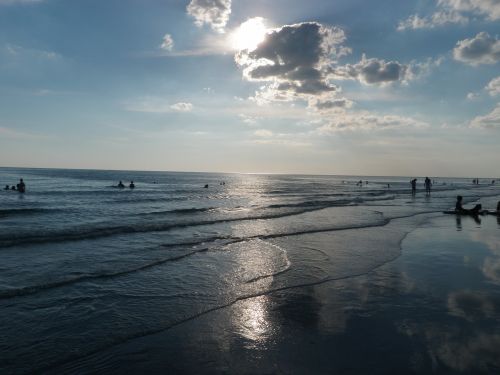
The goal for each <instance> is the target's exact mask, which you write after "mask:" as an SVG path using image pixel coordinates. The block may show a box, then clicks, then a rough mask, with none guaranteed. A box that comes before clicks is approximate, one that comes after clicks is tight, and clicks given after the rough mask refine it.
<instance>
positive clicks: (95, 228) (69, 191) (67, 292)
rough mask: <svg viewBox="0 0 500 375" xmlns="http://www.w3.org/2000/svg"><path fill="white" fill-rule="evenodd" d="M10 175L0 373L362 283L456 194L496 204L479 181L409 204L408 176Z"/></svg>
mask: <svg viewBox="0 0 500 375" xmlns="http://www.w3.org/2000/svg"><path fill="white" fill-rule="evenodd" d="M19 178H23V179H24V181H25V183H26V186H27V189H26V190H27V192H26V193H25V194H19V193H17V192H15V191H4V190H2V191H0V307H1V308H0V321H1V322H2V325H1V327H0V352H1V356H2V361H1V363H0V371H1V372H2V373H27V372H32V371H37V370H50V369H54V368H56V367H57V366H61V365H67V364H68V363H71V362H73V361H81V360H82V358H85V357H87V356H90V355H94V354H95V353H99V352H102V351H106V350H109V349H110V348H113V347H115V346H118V345H122V344H124V343H130V342H131V341H133V340H137V339H140V338H142V337H145V336H147V335H151V334H154V333H158V332H163V331H166V330H168V329H170V328H172V327H175V326H178V325H179V324H180V323H183V322H187V321H191V320H193V319H196V318H198V317H201V316H203V315H204V314H206V313H207V312H211V311H215V310H217V309H221V308H224V307H229V306H231V305H233V304H234V303H235V302H238V301H242V300H245V299H246V298H248V297H251V296H264V295H267V294H269V293H271V292H275V291H280V290H287V289H291V288H294V287H299V286H308V285H316V284H320V283H324V282H325V281H329V280H340V279H348V278H350V277H353V276H359V275H363V274H366V273H367V272H369V271H371V270H373V269H375V268H377V267H379V266H381V265H383V264H385V263H387V262H389V261H391V260H394V259H395V258H397V257H398V256H399V255H400V244H401V241H402V240H403V239H404V238H405V236H406V235H407V234H408V233H409V232H411V231H412V230H414V229H415V228H417V227H418V226H419V225H421V224H422V223H423V222H425V221H426V220H428V219H429V218H430V217H433V216H436V215H441V211H443V210H446V209H449V208H451V207H453V206H454V202H455V197H456V195H457V194H460V195H463V196H464V201H465V203H466V205H470V204H472V203H473V202H476V201H478V200H479V201H480V202H481V203H482V204H483V207H484V208H491V209H493V208H494V207H495V206H496V202H497V200H498V196H499V195H500V186H498V185H500V182H497V183H498V185H491V184H490V183H491V179H490V180H481V181H480V185H479V186H474V185H472V183H471V179H448V178H434V180H435V184H434V186H433V191H432V194H431V196H430V197H429V196H426V194H425V192H424V191H423V178H419V182H418V188H419V191H418V193H417V195H416V197H412V196H411V194H410V185H409V180H410V178H409V177H401V178H394V177H387V178H386V177H345V176H292V175H243V174H209V173H167V172H125V171H120V172H118V171H92V170H55V169H11V168H0V186H5V185H6V184H8V185H15V184H16V183H17V182H18V180H19ZM120 180H121V181H123V183H124V184H125V185H126V186H127V187H126V188H124V189H119V188H116V187H114V186H115V185H116V184H117V183H118V181H120ZM131 180H133V181H134V183H135V186H136V187H135V189H129V188H128V184H129V182H130V181H131ZM359 180H362V181H363V184H362V185H361V186H358V185H357V184H356V182H357V181H359ZM388 184H389V185H388ZM205 185H208V188H205V187H204V186H205ZM347 230H348V231H347ZM335 233H336V234H337V236H336V237H335V241H332V234H335ZM347 233H349V235H347Z"/></svg>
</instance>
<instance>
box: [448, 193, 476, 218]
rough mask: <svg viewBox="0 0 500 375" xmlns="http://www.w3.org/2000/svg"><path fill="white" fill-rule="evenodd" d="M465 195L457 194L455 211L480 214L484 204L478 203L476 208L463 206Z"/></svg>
mask: <svg viewBox="0 0 500 375" xmlns="http://www.w3.org/2000/svg"><path fill="white" fill-rule="evenodd" d="M462 200H463V197H462V196H461V195H457V203H456V204H455V212H456V213H459V214H468V215H478V214H479V211H481V208H482V206H481V205H480V204H476V205H475V206H474V208H472V209H467V208H463V206H462Z"/></svg>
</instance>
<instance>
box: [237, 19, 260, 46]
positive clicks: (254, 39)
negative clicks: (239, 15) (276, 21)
mask: <svg viewBox="0 0 500 375" xmlns="http://www.w3.org/2000/svg"><path fill="white" fill-rule="evenodd" d="M265 36H266V26H265V25H264V19H263V18H262V17H255V18H250V19H249V20H248V21H245V22H243V23H242V24H241V25H240V26H239V27H238V28H237V29H236V30H235V31H234V33H233V34H232V36H231V43H232V45H233V47H234V48H235V49H237V50H244V49H247V50H249V51H252V50H254V49H255V48H257V46H258V45H259V43H261V42H262V41H263V40H264V38H265Z"/></svg>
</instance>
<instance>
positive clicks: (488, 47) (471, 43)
mask: <svg viewBox="0 0 500 375" xmlns="http://www.w3.org/2000/svg"><path fill="white" fill-rule="evenodd" d="M453 57H454V58H455V60H458V61H462V62H464V63H466V64H470V65H479V64H495V63H497V62H499V61H500V40H498V39H497V38H496V37H492V36H490V34H488V33H487V32H484V31H483V32H480V33H479V34H477V35H476V36H475V37H474V38H471V39H464V40H460V41H459V42H458V43H457V46H456V47H455V49H454V50H453Z"/></svg>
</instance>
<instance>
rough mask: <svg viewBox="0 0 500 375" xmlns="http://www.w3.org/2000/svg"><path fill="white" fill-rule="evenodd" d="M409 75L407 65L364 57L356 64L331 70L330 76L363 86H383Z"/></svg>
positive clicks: (402, 79)
mask: <svg viewBox="0 0 500 375" xmlns="http://www.w3.org/2000/svg"><path fill="white" fill-rule="evenodd" d="M408 73H409V68H408V65H404V64H401V63H399V62H397V61H388V62H386V61H384V60H380V59H374V58H371V59H367V58H366V56H365V55H363V57H362V58H361V61H360V62H358V63H357V64H354V65H352V64H347V65H345V66H342V67H338V68H335V69H333V70H332V75H333V77H335V78H338V79H358V80H359V81H360V82H362V83H365V84H385V83H391V82H397V81H404V80H405V79H406V78H407V74H408Z"/></svg>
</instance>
